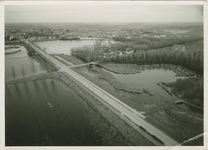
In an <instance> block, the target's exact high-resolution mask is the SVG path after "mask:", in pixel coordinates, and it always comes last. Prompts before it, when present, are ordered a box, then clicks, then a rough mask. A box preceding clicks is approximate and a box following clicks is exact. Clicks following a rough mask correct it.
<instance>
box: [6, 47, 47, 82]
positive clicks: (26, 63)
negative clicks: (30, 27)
mask: <svg viewBox="0 0 208 150" xmlns="http://www.w3.org/2000/svg"><path fill="white" fill-rule="evenodd" d="M18 49H20V50H21V51H20V52H17V53H13V54H9V55H5V80H6V81H11V80H14V79H21V78H23V77H29V76H33V75H38V74H42V73H46V72H47V71H46V70H45V69H44V67H42V66H41V64H40V63H39V62H37V61H36V60H35V59H34V58H32V57H29V56H28V55H27V50H26V49H25V47H23V46H20V48H18Z"/></svg>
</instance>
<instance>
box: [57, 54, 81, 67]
mask: <svg viewBox="0 0 208 150" xmlns="http://www.w3.org/2000/svg"><path fill="white" fill-rule="evenodd" d="M54 56H59V57H61V58H63V59H64V60H66V61H68V62H71V63H73V64H74V65H80V64H83V63H84V62H83V61H81V60H80V59H78V58H76V57H74V56H71V55H64V54H55V55H54Z"/></svg>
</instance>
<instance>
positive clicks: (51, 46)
mask: <svg viewBox="0 0 208 150" xmlns="http://www.w3.org/2000/svg"><path fill="white" fill-rule="evenodd" d="M96 41H97V40H71V41H61V40H56V41H43V42H35V44H36V45H37V46H39V47H40V48H41V49H43V50H46V52H47V53H49V54H66V55H70V54H71V51H70V49H71V48H74V47H81V46H85V45H94V44H95V42H96ZM103 42H105V43H106V44H108V40H104V41H103ZM111 42H113V41H111Z"/></svg>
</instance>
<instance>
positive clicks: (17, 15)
mask: <svg viewBox="0 0 208 150" xmlns="http://www.w3.org/2000/svg"><path fill="white" fill-rule="evenodd" d="M202 21H203V6H202V5H178V6H177V5H175V6H174V5H166V6H164V5H138V4H136V5H135V4H127V5H119V4H118V3H109V4H94V5H84V4H83V5H74V4H73V5H6V6H5V22H6V23H35V22H36V23H47V22H54V23H63V22H69V23H70V22H127V23H128V22H202Z"/></svg>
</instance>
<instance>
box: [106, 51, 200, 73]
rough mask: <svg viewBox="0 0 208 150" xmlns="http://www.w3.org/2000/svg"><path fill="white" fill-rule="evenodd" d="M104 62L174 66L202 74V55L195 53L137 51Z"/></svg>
mask: <svg viewBox="0 0 208 150" xmlns="http://www.w3.org/2000/svg"><path fill="white" fill-rule="evenodd" d="M105 61H111V62H115V63H131V64H138V65H139V64H163V63H164V64H174V65H180V66H183V67H185V68H188V69H191V70H194V71H196V72H198V73H200V74H203V53H202V52H199V51H198V52H197V51H185V52H183V51H177V50H172V49H171V48H163V49H159V50H152V51H137V52H135V53H131V54H128V55H123V56H116V57H110V58H106V59H105Z"/></svg>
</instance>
